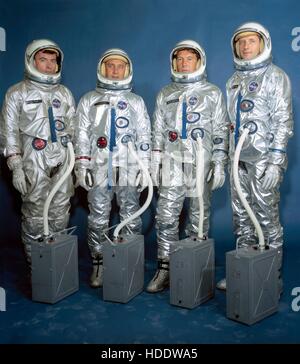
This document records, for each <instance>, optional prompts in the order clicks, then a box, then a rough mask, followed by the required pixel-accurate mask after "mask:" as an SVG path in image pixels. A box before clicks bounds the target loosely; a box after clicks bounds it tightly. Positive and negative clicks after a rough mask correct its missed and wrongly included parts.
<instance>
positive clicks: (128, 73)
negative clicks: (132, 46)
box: [97, 48, 133, 90]
mask: <svg viewBox="0 0 300 364" xmlns="http://www.w3.org/2000/svg"><path fill="white" fill-rule="evenodd" d="M109 59H119V60H121V61H123V62H125V63H126V70H125V74H124V78H123V79H122V80H111V79H108V78H107V77H106V70H105V62H107V61H108V60H109ZM132 75H133V69H132V63H131V60H130V58H129V56H128V54H127V53H126V52H124V51H123V50H122V49H119V48H111V49H108V50H107V51H106V52H104V53H103V55H102V56H101V58H100V60H99V62H98V67H97V78H98V83H97V86H98V87H100V88H107V89H110V90H126V89H130V88H131V86H132V85H131V82H132Z"/></svg>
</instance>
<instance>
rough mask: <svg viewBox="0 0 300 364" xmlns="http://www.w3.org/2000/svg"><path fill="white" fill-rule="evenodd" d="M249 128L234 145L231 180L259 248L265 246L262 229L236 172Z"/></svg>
mask: <svg viewBox="0 0 300 364" xmlns="http://www.w3.org/2000/svg"><path fill="white" fill-rule="evenodd" d="M249 131H250V130H249V129H248V128H245V129H244V131H243V133H242V135H241V137H240V139H239V142H238V144H237V147H236V150H235V153H234V160H233V181H234V185H235V188H236V191H237V194H238V196H239V198H240V200H241V202H242V204H243V206H244V207H245V209H246V211H247V213H248V215H249V217H250V219H251V221H252V223H253V225H254V227H255V230H256V233H257V235H258V239H259V243H258V245H259V248H260V249H264V248H265V238H264V234H263V231H262V229H261V227H260V225H259V222H258V220H257V218H256V217H255V215H254V213H253V211H252V209H251V207H250V206H249V204H248V202H247V200H246V198H245V196H244V195H243V192H242V188H241V185H240V181H239V172H238V167H239V159H240V154H241V149H242V146H243V144H244V141H245V139H246V137H247V135H248V133H249Z"/></svg>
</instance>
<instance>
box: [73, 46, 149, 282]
mask: <svg viewBox="0 0 300 364" xmlns="http://www.w3.org/2000/svg"><path fill="white" fill-rule="evenodd" d="M109 60H121V61H124V63H125V64H126V72H125V74H124V78H123V79H109V78H107V77H106V71H105V63H106V62H108V61H109ZM132 75H133V70H132V63H131V60H130V58H129V57H128V55H127V54H126V53H125V52H124V51H123V50H120V49H109V50H107V51H106V52H105V53H104V54H103V55H102V57H101V58H100V60H99V63H98V69H97V78H98V84H97V88H96V90H95V91H91V92H89V93H87V94H86V95H84V96H83V97H82V99H81V100H80V102H79V105H78V109H77V114H76V115H77V116H76V167H75V173H76V175H77V179H78V181H79V184H80V185H81V186H82V187H83V188H85V189H86V190H88V202H89V210H90V214H89V216H88V245H89V249H90V252H91V256H92V259H93V266H94V269H93V273H92V275H91V279H90V285H91V286H92V287H100V286H101V285H102V269H103V266H102V248H103V242H104V241H105V239H106V238H105V234H108V231H107V230H108V226H109V217H110V210H111V200H112V198H113V195H114V193H116V197H117V203H118V205H119V206H120V220H121V221H123V220H125V219H126V218H128V217H129V216H131V215H132V214H133V213H135V212H136V211H137V210H138V209H139V208H140V206H139V196H140V192H141V190H142V188H143V187H145V182H146V180H145V176H143V175H141V172H140V171H139V167H138V164H137V162H136V161H135V160H134V159H133V157H132V156H131V155H130V153H129V151H128V146H127V143H128V141H129V140H131V141H133V143H134V144H135V147H136V150H137V154H138V156H139V158H140V159H141V160H142V162H143V164H144V166H145V167H146V168H147V169H149V168H150V157H151V125H150V119H149V116H148V113H147V109H146V106H145V104H144V101H143V99H142V98H141V97H140V96H138V95H136V94H134V93H132V92H131V88H132ZM127 227H128V228H129V230H128V229H127ZM127 227H126V228H125V229H126V231H125V232H124V233H126V232H127V233H128V232H129V231H131V232H133V233H141V228H142V222H141V219H140V218H136V219H135V220H133V221H131V223H129V224H128V225H127ZM127 230H128V231H127Z"/></svg>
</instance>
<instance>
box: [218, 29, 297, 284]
mask: <svg viewBox="0 0 300 364" xmlns="http://www.w3.org/2000/svg"><path fill="white" fill-rule="evenodd" d="M251 34H256V35H258V37H259V41H260V51H259V53H258V55H257V56H256V57H255V58H253V59H251V60H247V59H243V58H242V57H241V55H240V50H239V47H238V44H239V43H238V39H239V38H241V37H242V36H244V37H245V36H249V35H251ZM231 42H232V43H231V45H232V50H233V58H234V64H235V68H236V72H235V73H234V74H233V76H232V77H231V78H230V79H229V81H228V83H227V86H226V88H227V99H228V100H227V101H228V113H229V118H230V121H231V135H230V159H231V161H232V162H233V156H234V152H235V147H236V144H237V141H238V138H239V134H241V133H242V130H243V129H244V128H249V130H250V132H249V134H248V136H247V139H246V140H245V143H244V146H243V148H242V150H241V155H240V163H239V180H240V184H241V188H242V192H243V194H244V195H245V197H246V199H247V201H248V202H249V204H250V206H251V208H252V209H253V211H254V213H255V215H256V217H257V219H258V221H259V223H260V225H261V227H262V230H263V233H264V236H265V240H266V243H267V244H270V245H271V246H273V247H277V248H278V258H279V259H278V265H279V268H280V267H281V261H282V248H281V247H282V244H283V232H282V227H281V224H280V221H279V207H278V204H279V198H280V195H279V186H280V182H281V181H282V177H283V172H284V170H285V169H286V167H287V154H286V148H287V142H288V139H289V138H290V137H291V136H292V135H293V116H292V100H291V85H290V80H289V78H288V76H287V75H286V74H285V73H284V72H283V71H282V70H281V69H280V68H278V67H276V66H275V65H274V64H273V63H272V55H271V51H272V45H271V38H270V35H269V32H268V31H267V30H266V29H265V28H264V27H263V26H261V25H260V24H257V23H246V24H243V25H242V26H240V27H239V28H238V29H237V30H236V31H235V32H234V34H233V37H232V41H231ZM231 199H232V209H233V223H234V230H235V234H236V235H237V243H238V246H239V247H241V246H247V245H252V244H256V243H257V236H256V233H255V228H254V225H253V224H252V222H251V220H250V218H249V216H248V214H247V213H246V210H245V208H244V207H243V205H242V204H241V202H240V199H239V197H238V195H237V192H236V189H235V186H234V183H233V176H232V173H231ZM223 283H224V282H223ZM219 288H221V289H222V288H225V287H222V285H220V287H219Z"/></svg>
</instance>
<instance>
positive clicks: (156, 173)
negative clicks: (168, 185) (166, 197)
mask: <svg viewBox="0 0 300 364" xmlns="http://www.w3.org/2000/svg"><path fill="white" fill-rule="evenodd" d="M161 154H162V152H160V151H158V150H153V151H152V154H151V167H150V174H151V178H152V181H153V186H157V187H159V185H160V177H161V176H160V174H161V173H160V172H161Z"/></svg>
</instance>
